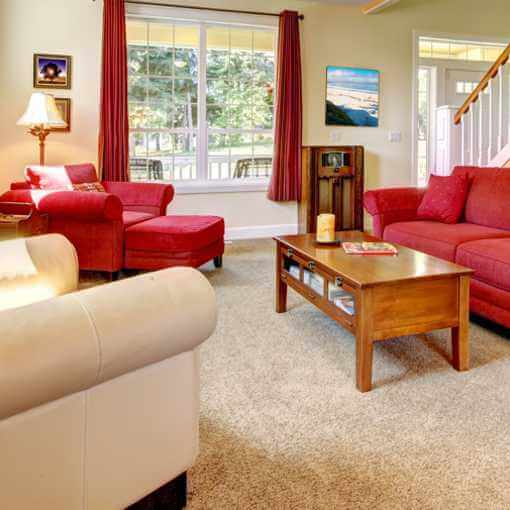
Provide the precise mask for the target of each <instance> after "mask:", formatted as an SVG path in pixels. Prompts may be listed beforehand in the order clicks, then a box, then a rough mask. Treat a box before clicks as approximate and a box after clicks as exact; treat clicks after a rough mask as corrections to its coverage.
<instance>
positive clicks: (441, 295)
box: [275, 238, 470, 392]
mask: <svg viewBox="0 0 510 510" xmlns="http://www.w3.org/2000/svg"><path fill="white" fill-rule="evenodd" d="M276 241H277V250H276V282H275V283H276V302H275V308H276V312H278V313H284V312H286V309H287V289H288V287H291V288H292V289H293V290H294V291H296V292H297V293H298V294H300V295H301V296H303V297H304V298H306V299H307V300H308V301H310V302H311V303H312V304H314V305H315V306H317V307H318V308H319V309H320V310H322V311H323V312H324V313H326V314H327V315H328V316H329V317H331V318H332V319H333V320H335V321H336V322H338V323H339V324H340V325H341V326H343V327H344V328H346V329H348V330H349V331H350V332H351V333H352V334H353V335H355V337H356V386H357V388H358V389H359V391H361V392H367V391H370V390H371V389H372V362H373V344H374V343H375V342H378V341H384V340H387V339H390V338H395V337H398V336H403V335H411V334H420V333H427V332H430V331H433V330H436V329H445V328H451V335H452V364H453V366H454V368H455V369H457V370H459V371H464V370H468V369H469V281H470V273H469V272H458V273H457V272H454V271H452V272H451V273H446V274H444V275H440V276H437V275H435V276H434V277H430V278H428V277H426V276H425V277H416V278H409V279H408V280H406V281H396V282H385V283H382V284H377V285H376V284H374V285H364V286H357V285H356V284H355V283H354V282H352V281H349V277H348V275H346V274H342V273H340V272H337V271H333V270H332V269H331V267H327V266H325V265H322V264H321V263H320V262H319V261H318V260H317V259H315V258H313V257H310V256H309V255H307V254H306V253H303V252H298V251H296V250H295V248H293V247H292V246H290V245H289V244H287V243H283V242H281V241H280V240H279V238H277V239H276ZM289 261H291V263H292V264H295V267H296V266H298V267H299V277H298V273H297V269H296V270H295V274H294V275H291V274H290V272H289V270H288V266H289ZM304 272H308V273H314V274H317V275H319V276H320V279H319V281H321V280H323V282H324V285H323V288H322V291H321V289H320V288H319V289H318V291H319V292H318V291H317V290H314V289H312V288H311V286H310V285H307V284H305V283H304V281H303V274H304ZM332 284H335V285H339V286H340V287H343V288H344V289H345V290H346V291H348V292H349V293H352V295H353V299H354V310H355V313H354V315H350V314H348V313H346V312H344V311H343V310H342V309H340V308H339V307H338V306H336V305H335V304H334V302H332V301H331V300H330V297H329V294H328V285H332Z"/></svg>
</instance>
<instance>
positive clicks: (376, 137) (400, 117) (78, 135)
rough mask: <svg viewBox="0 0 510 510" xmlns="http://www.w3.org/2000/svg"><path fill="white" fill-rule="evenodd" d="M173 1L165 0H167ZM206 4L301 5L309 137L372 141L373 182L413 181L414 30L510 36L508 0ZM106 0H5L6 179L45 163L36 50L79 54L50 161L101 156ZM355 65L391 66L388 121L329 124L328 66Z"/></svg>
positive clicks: (255, 213) (219, 199)
mask: <svg viewBox="0 0 510 510" xmlns="http://www.w3.org/2000/svg"><path fill="white" fill-rule="evenodd" d="M163 3H164V2H163ZM180 3H183V4H186V3H188V4H190V5H193V4H200V5H207V6H216V7H232V8H243V9H252V10H267V11H272V12H278V11H280V10H281V9H283V8H295V9H299V10H300V11H302V12H303V13H304V14H305V17H306V18H305V20H304V22H303V24H302V46H303V69H304V81H303V86H304V126H305V128H304V143H305V144H329V143H331V142H330V135H331V133H332V132H333V131H335V132H337V133H338V134H339V136H340V143H341V144H362V145H364V146H365V148H366V151H367V158H366V183H367V188H374V187H378V186H393V185H401V184H409V183H411V153H412V151H411V143H412V137H411V115H412V89H411V83H412V58H413V55H412V45H413V36H412V31H413V29H417V30H424V31H435V32H451V33H459V34H466V35H482V36H484V35H485V36H494V37H496V36H497V37H505V36H509V37H510V29H509V28H508V0H491V3H490V9H487V6H486V5H485V4H483V3H481V2H479V0H402V2H400V3H399V4H398V5H396V6H394V7H391V8H389V9H388V10H387V11H385V12H383V13H381V14H378V15H374V16H363V15H361V14H360V12H359V8H357V7H356V6H352V5H349V6H336V5H332V4H331V3H320V2H313V1H297V0H295V1H280V0H276V1H269V0H253V1H250V2H233V1H232V0H219V1H212V0H211V1H202V2H200V1H199V0H197V1H196V2H195V1H188V0H182V2H180ZM100 12H101V2H100V1H99V0H98V1H97V2H92V0H45V1H44V2H42V1H40V0H0V34H1V35H0V37H1V48H2V49H1V50H0V51H1V52H2V57H3V58H2V62H3V64H4V65H3V69H4V70H5V69H7V70H9V72H5V71H4V72H3V73H1V74H0V97H1V107H0V108H1V110H0V113H1V118H2V123H1V124H0V186H1V188H2V189H4V188H5V187H6V186H7V185H8V183H9V182H10V181H12V180H13V179H18V178H20V177H21V175H22V169H23V167H24V165H25V164H27V163H30V162H33V161H34V160H36V157H37V152H36V143H35V141H34V140H33V139H31V137H29V136H28V135H26V134H24V132H23V128H18V127H16V126H15V123H16V120H17V118H18V117H19V116H20V115H21V113H22V112H23V109H24V107H25V103H26V101H27V99H28V97H29V95H30V92H31V91H32V87H31V86H32V54H33V53H34V52H36V51H44V52H55V53H64V54H71V55H73V57H74V64H75V65H74V76H73V89H72V90H71V91H67V93H64V92H62V94H61V95H67V96H69V97H72V98H73V130H72V132H71V133H70V134H58V135H57V134H54V133H53V134H51V135H50V138H49V143H48V162H49V163H66V162H76V161H85V160H92V161H95V160H96V157H97V155H96V150H97V149H96V146H97V125H98V106H97V104H98V96H99V66H100V39H101V15H100ZM327 65H350V66H360V67H369V68H375V69H379V70H380V71H381V124H380V127H379V128H349V127H344V128H338V127H337V128H332V127H328V126H326V125H325V123H324V101H325V87H326V84H325V69H326V66H327ZM389 130H397V131H401V132H402V142H401V143H396V144H391V143H389V142H388V131H389ZM171 211H172V212H174V213H216V214H222V215H224V216H225V217H226V219H227V224H228V226H229V227H231V228H239V227H245V226H252V227H253V226H263V225H289V224H293V223H295V222H296V205H295V204H274V203H271V202H269V201H268V200H267V199H266V197H265V193H261V192H253V193H220V194H203V195H179V196H178V197H177V198H176V199H175V201H174V203H173V204H172V206H171Z"/></svg>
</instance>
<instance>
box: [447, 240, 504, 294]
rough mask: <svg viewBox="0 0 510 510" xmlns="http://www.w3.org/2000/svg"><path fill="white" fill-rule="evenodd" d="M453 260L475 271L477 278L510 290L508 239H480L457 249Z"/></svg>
mask: <svg viewBox="0 0 510 510" xmlns="http://www.w3.org/2000/svg"><path fill="white" fill-rule="evenodd" d="M455 262H457V264H460V265H462V266H466V267H470V268H471V269H473V270H474V271H475V274H474V277H475V278H476V279H477V280H480V281H482V282H485V283H488V284H489V285H494V286H495V287H499V288H500V289H504V290H510V239H482V240H480V241H471V242H469V243H465V244H463V245H461V246H459V248H458V249H457V255H456V257H455Z"/></svg>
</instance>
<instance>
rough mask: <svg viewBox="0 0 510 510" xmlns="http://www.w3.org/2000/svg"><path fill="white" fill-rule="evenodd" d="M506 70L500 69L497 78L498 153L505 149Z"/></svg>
mask: <svg viewBox="0 0 510 510" xmlns="http://www.w3.org/2000/svg"><path fill="white" fill-rule="evenodd" d="M504 74H505V73H504V70H503V68H502V67H500V68H499V69H498V74H497V75H496V78H495V79H497V80H498V153H499V152H501V149H503V97H504V96H503V94H504V84H505V79H504Z"/></svg>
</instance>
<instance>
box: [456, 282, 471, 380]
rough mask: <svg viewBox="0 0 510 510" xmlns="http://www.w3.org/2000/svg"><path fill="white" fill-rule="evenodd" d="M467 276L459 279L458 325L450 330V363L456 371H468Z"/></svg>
mask: <svg viewBox="0 0 510 510" xmlns="http://www.w3.org/2000/svg"><path fill="white" fill-rule="evenodd" d="M469 281H470V277H469V276H461V277H460V278H459V325H458V327H456V328H452V363H453V366H454V368H455V369H456V370H459V371H464V370H469Z"/></svg>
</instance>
